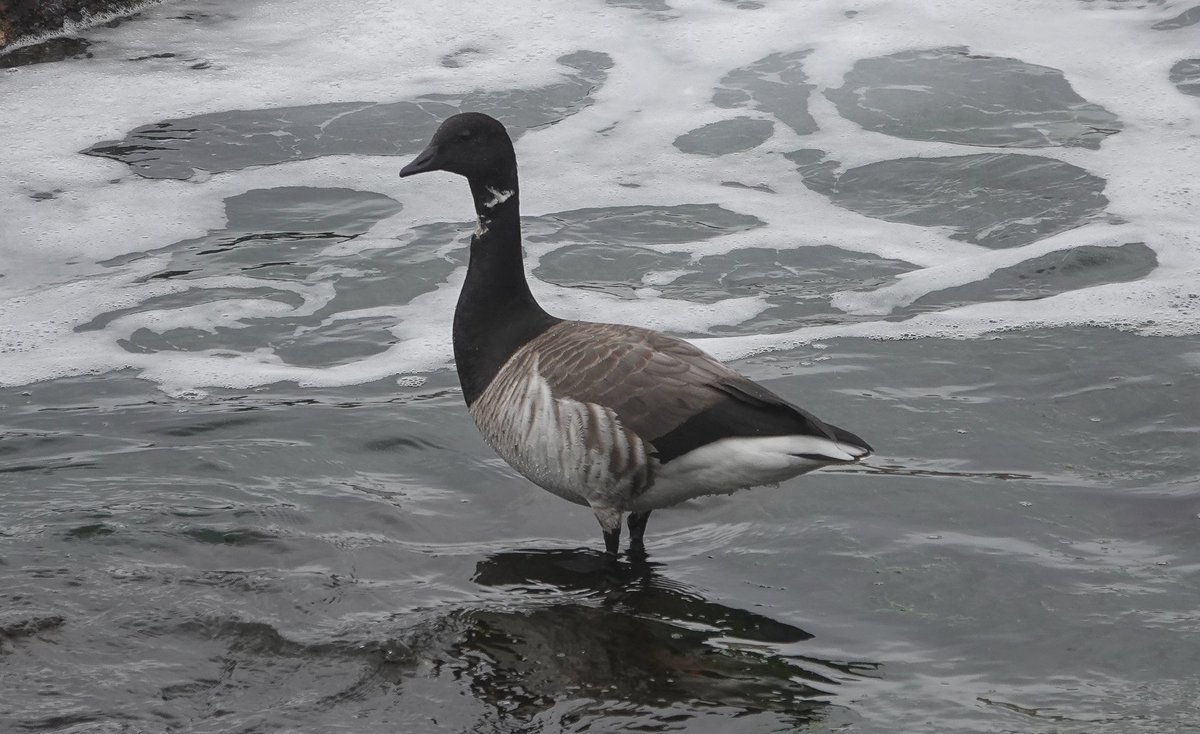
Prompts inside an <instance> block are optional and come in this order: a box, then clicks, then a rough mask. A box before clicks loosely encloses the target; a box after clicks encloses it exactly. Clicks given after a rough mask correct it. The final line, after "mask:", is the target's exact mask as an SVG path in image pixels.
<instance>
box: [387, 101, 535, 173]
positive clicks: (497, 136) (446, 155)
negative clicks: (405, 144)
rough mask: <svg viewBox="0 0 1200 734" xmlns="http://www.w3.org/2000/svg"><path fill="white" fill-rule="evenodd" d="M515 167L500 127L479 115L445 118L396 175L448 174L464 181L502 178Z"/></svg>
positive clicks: (509, 144) (506, 140)
mask: <svg viewBox="0 0 1200 734" xmlns="http://www.w3.org/2000/svg"><path fill="white" fill-rule="evenodd" d="M515 168H516V154H515V153H514V152H513V145H512V140H511V139H509V137H508V132H507V131H506V130H505V129H504V125H502V124H501V123H500V121H499V120H496V119H495V118H493V117H489V116H488V115H485V114H483V113H481V112H464V113H461V114H457V115H454V116H453V117H449V118H447V119H446V120H445V122H443V123H442V124H441V126H439V127H438V129H437V132H436V133H434V134H433V139H432V140H430V141H429V145H428V146H426V147H425V150H423V151H421V153H420V154H419V155H418V156H417V157H416V158H414V159H413V160H412V162H411V163H409V164H408V165H407V166H405V167H404V168H402V169H400V176H401V177H404V176H413V175H415V174H418V173H425V172H427V171H448V172H450V173H457V174H458V175H460V176H464V177H466V178H467V179H468V180H487V179H494V178H504V177H506V174H508V172H509V171H510V170H512V169H515Z"/></svg>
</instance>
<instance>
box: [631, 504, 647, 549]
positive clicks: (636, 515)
mask: <svg viewBox="0 0 1200 734" xmlns="http://www.w3.org/2000/svg"><path fill="white" fill-rule="evenodd" d="M649 519H650V510H646V511H645V512H631V513H629V550H631V551H637V552H640V553H645V552H646V545H645V544H644V543H643V542H642V536H644V535H645V534H646V521H647V520H649Z"/></svg>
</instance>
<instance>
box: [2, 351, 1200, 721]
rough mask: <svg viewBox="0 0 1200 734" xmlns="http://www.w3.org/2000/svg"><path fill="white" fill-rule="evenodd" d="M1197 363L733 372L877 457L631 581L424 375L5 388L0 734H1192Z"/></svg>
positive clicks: (1190, 358)
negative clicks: (407, 380) (833, 423)
mask: <svg viewBox="0 0 1200 734" xmlns="http://www.w3.org/2000/svg"><path fill="white" fill-rule="evenodd" d="M1195 346H1196V345H1195V344H1189V343H1186V342H1183V341H1180V340H1170V339H1148V338H1144V337H1133V336H1122V335H1120V334H1117V333H1113V332H1111V331H1106V330H1100V329H1096V330H1047V331H1044V332H1032V333H1020V334H1005V335H1001V336H999V337H996V338H994V339H991V340H987V341H979V342H971V343H969V344H964V343H962V342H957V341H937V340H924V341H907V342H904V341H901V342H873V341H855V340H847V341H844V342H842V343H839V345H838V347H837V348H836V349H835V350H826V353H829V354H828V356H830V357H832V359H829V360H828V361H823V362H817V363H812V362H808V361H807V360H809V359H811V358H813V357H816V356H818V355H816V354H813V353H811V352H810V353H803V352H797V353H786V354H775V355H770V356H766V357H762V358H760V359H758V360H751V361H749V362H745V363H743V364H742V367H743V368H744V369H746V370H747V371H748V372H749V373H750V374H753V375H756V376H758V377H761V378H764V379H765V380H766V383H767V384H768V385H770V386H771V387H772V388H774V389H776V390H778V391H780V392H781V393H783V394H785V395H788V396H790V397H795V398H801V397H804V396H806V395H807V396H810V397H809V398H808V401H807V403H808V404H809V405H811V406H812V407H814V409H816V410H819V411H821V412H823V413H826V414H831V415H834V416H836V417H837V419H838V420H840V421H842V422H843V423H846V424H849V425H854V426H862V427H864V428H863V431H864V433H866V434H867V435H868V436H869V437H870V439H871V440H872V441H874V442H875V443H876V444H877V445H878V448H879V449H880V455H879V456H877V457H876V458H874V459H872V460H871V462H870V465H869V466H867V467H862V468H855V469H850V470H843V471H839V472H825V473H824V474H823V475H817V476H814V477H810V478H808V479H806V480H805V481H802V482H790V483H788V484H787V485H786V486H784V487H782V488H779V489H774V490H770V489H768V490H757V491H755V492H752V493H742V494H739V495H736V496H734V497H733V498H731V499H728V500H724V501H714V502H708V503H703V504H700V505H698V506H696V507H695V508H691V509H681V510H677V511H675V512H663V513H656V514H655V516H654V518H653V524H652V526H651V533H650V543H649V550H650V556H651V559H652V563H651V564H649V565H642V566H638V565H630V564H622V566H621V567H620V568H616V569H614V568H609V567H607V566H606V565H605V564H604V563H603V561H602V559H601V558H600V556H599V554H598V553H597V551H596V548H597V546H598V545H599V539H598V534H597V533H596V529H595V528H594V527H593V526H594V520H593V519H592V518H591V517H590V516H589V515H588V513H587V512H586V511H584V510H581V509H579V508H575V507H573V506H571V505H569V504H567V503H563V502H559V501H556V500H555V498H553V497H550V496H548V495H544V494H543V493H541V492H540V491H539V490H537V489H535V488H533V487H531V486H529V485H528V484H527V483H526V482H525V481H523V480H522V479H520V478H518V477H516V476H514V475H513V474H512V473H511V472H510V471H508V470H507V469H505V468H504V467H503V466H502V465H501V464H500V462H499V461H498V460H497V459H495V458H494V457H493V456H492V455H491V454H490V452H488V451H487V450H486V447H484V446H483V444H482V442H481V441H480V440H479V439H478V438H477V436H476V435H475V431H474V429H473V426H471V424H470V422H469V419H468V417H467V416H466V414H465V411H464V410H463V408H462V406H461V405H460V399H459V396H458V395H457V393H456V391H455V390H454V387H453V379H452V377H451V376H449V375H446V374H440V373H439V374H437V375H435V376H434V379H433V380H431V382H430V383H429V384H427V385H425V386H423V387H422V388H421V389H418V390H408V391H404V390H400V391H397V390H396V388H395V387H394V386H391V385H388V384H375V385H367V386H360V387H355V388H346V389H342V390H330V391H322V390H297V389H296V388H294V387H291V388H289V387H286V386H275V387H271V388H269V389H264V390H258V391H254V392H251V393H242V394H237V393H221V394H215V395H213V396H211V397H208V398H205V399H202V400H196V401H182V400H170V399H166V398H164V397H163V396H162V395H161V393H159V394H156V393H155V391H154V390H152V389H148V387H147V386H146V385H145V384H144V383H142V382H140V381H137V380H133V379H128V378H122V377H121V376H119V375H108V376H106V377H104V378H103V379H97V378H87V379H78V380H64V381H59V382H54V383H46V384H40V385H35V386H32V387H31V388H30V389H28V390H24V391H16V390H9V391H6V392H5V394H4V397H3V409H4V412H3V415H4V434H3V442H2V443H0V451H2V452H3V456H4V463H3V472H4V476H5V477H6V478H5V479H4V480H3V481H4V483H5V487H6V489H5V511H4V524H3V526H0V543H2V545H0V558H2V559H3V565H0V573H2V574H3V577H4V584H3V591H2V592H0V599H2V602H0V604H2V608H3V610H4V611H3V617H0V620H2V625H3V627H2V629H3V632H2V633H0V634H2V635H3V636H2V637H0V644H2V647H0V656H2V657H3V662H4V665H3V669H2V670H3V672H2V673H0V675H2V676H3V687H4V690H5V691H6V695H5V697H4V702H3V704H0V712H2V713H3V716H4V719H5V720H6V721H7V722H8V723H7V724H6V726H7V728H8V729H9V730H13V731H183V730H186V731H290V730H302V731H342V730H345V731H390V730H401V731H467V730H470V731H542V730H549V731H558V730H563V731H583V730H590V731H596V730H601V731H603V730H613V729H617V728H621V727H631V726H636V728H637V729H638V730H642V731H675V730H678V731H728V730H731V729H732V730H736V731H789V730H793V729H796V728H805V729H811V730H815V731H828V730H843V729H842V727H850V730H855V731H896V730H898V729H899V730H909V731H916V730H938V731H997V730H1010V731H1038V732H1041V731H1045V732H1051V731H1055V732H1056V731H1097V730H1105V731H1147V732H1151V731H1186V730H1188V729H1189V728H1190V727H1192V726H1195V725H1196V724H1197V709H1196V699H1195V695H1194V694H1195V693H1196V691H1197V690H1198V686H1200V672H1198V669H1197V666H1196V659H1197V657H1196V653H1197V648H1196V645H1197V637H1196V632H1195V630H1196V625H1197V621H1198V620H1197V605H1196V600H1197V592H1198V591H1200V590H1198V589H1197V572H1198V571H1200V563H1198V562H1197V556H1196V551H1195V549H1196V540H1197V519H1198V515H1197V513H1198V512H1200V507H1198V506H1197V502H1196V499H1195V494H1194V492H1195V486H1196V484H1195V483H1196V480H1197V476H1198V474H1200V461H1197V458H1196V452H1195V439H1196V434H1197V430H1198V429H1197V421H1196V415H1195V405H1194V403H1193V404H1189V403H1186V402H1183V401H1181V400H1180V396H1181V395H1187V394H1200V383H1198V382H1197V378H1196V376H1195V367H1194V364H1195V360H1196V359H1197V356H1198V354H1197V351H1196V350H1195V349H1194V348H1195ZM965 350H967V351H969V354H970V355H971V359H970V360H966V359H964V352H965ZM830 352H831V353H830ZM824 355H825V353H822V355H820V356H824ZM804 364H811V365H812V366H810V367H798V366H797V365H804ZM788 373H792V374H788ZM581 546H584V547H582V548H581Z"/></svg>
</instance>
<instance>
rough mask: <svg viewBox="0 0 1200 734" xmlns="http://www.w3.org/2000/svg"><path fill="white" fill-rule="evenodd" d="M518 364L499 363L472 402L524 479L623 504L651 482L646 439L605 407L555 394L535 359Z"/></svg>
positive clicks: (585, 501)
mask: <svg viewBox="0 0 1200 734" xmlns="http://www.w3.org/2000/svg"><path fill="white" fill-rule="evenodd" d="M524 366H525V367H526V369H522V370H503V369H502V370H501V371H500V373H499V374H497V376H496V378H495V379H494V380H493V381H492V384H490V385H489V386H488V388H487V389H486V390H484V392H483V393H482V394H481V395H480V396H479V398H478V399H477V400H476V401H475V403H474V404H472V405H471V408H470V410H471V416H472V417H473V418H474V419H475V424H476V425H477V426H479V431H480V433H482V434H483V437H484V440H486V441H487V442H488V444H489V445H491V447H492V448H493V449H495V450H496V453H498V454H499V455H500V456H501V458H503V459H504V460H505V461H507V462H508V463H509V465H510V466H512V467H513V468H514V469H516V470H517V471H518V472H520V473H521V474H522V475H523V476H525V477H526V478H527V479H529V480H530V481H532V482H533V483H534V484H536V485H538V486H539V487H541V488H543V489H545V490H547V491H549V492H551V493H553V494H556V495H558V496H559V497H562V498H563V499H566V500H570V501H571V502H575V503H578V504H581V505H591V506H593V507H610V508H615V509H624V508H625V507H626V506H628V504H629V502H630V500H631V499H632V498H633V497H634V496H636V495H637V494H639V493H640V492H641V491H642V490H643V489H644V488H645V487H646V486H647V485H648V484H649V483H650V479H651V470H652V467H651V463H650V460H649V457H648V455H647V451H646V446H645V444H644V443H643V442H642V440H641V439H640V438H639V437H638V436H637V435H636V434H634V433H633V432H632V431H629V430H627V429H625V428H624V427H623V426H622V425H621V423H620V421H619V420H618V419H617V416H616V414H615V413H614V412H613V411H611V410H609V409H608V408H605V407H603V406H600V405H596V404H594V403H587V402H581V401H578V400H572V399H570V398H564V397H556V396H554V395H553V394H552V392H551V390H550V386H549V384H548V383H547V382H546V380H545V379H544V378H543V377H541V375H539V374H538V372H537V370H536V360H534V361H533V365H529V363H528V362H526V363H525V365H524ZM530 366H532V367H533V369H529V368H528V367H530Z"/></svg>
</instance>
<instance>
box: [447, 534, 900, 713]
mask: <svg viewBox="0 0 1200 734" xmlns="http://www.w3.org/2000/svg"><path fill="white" fill-rule="evenodd" d="M659 567H660V566H659V564H654V563H649V562H646V561H640V562H619V563H618V562H613V561H610V560H609V559H607V558H606V557H605V556H604V555H603V554H600V553H598V552H594V551H587V550H579V551H564V550H547V551H538V550H533V551H516V552H507V553H500V554H497V555H494V556H491V557H489V558H487V559H485V560H483V561H481V562H480V563H479V564H478V566H477V567H476V572H475V576H474V580H475V582H476V583H479V584H481V585H483V586H488V587H497V588H504V589H505V590H507V591H509V592H512V593H515V594H519V595H520V596H521V604H520V605H519V606H518V607H517V608H514V609H512V610H502V611H496V610H490V609H488V610H483V609H475V610H472V611H469V612H467V616H469V618H470V623H469V624H468V625H467V626H466V628H465V629H464V630H463V634H462V636H461V637H459V638H458V640H457V641H456V642H455V644H454V645H453V653H452V659H453V660H454V661H455V665H456V666H462V668H461V669H460V670H459V671H456V672H457V673H458V674H459V675H461V678H462V679H465V680H467V681H469V685H470V687H471V689H472V692H473V694H474V695H475V696H476V697H477V698H478V699H479V700H480V701H481V702H483V703H485V704H487V705H488V706H489V707H490V709H492V711H493V712H494V719H493V722H492V723H493V724H494V725H498V728H499V729H502V730H503V729H507V728H508V727H510V726H511V725H513V724H518V725H519V722H522V721H524V722H532V721H533V720H534V719H539V718H542V717H544V716H547V715H549V716H552V717H555V718H558V717H562V718H563V719H570V720H579V719H581V718H588V719H594V718H600V719H608V718H611V717H616V718H619V719H624V720H628V719H629V718H630V717H632V718H636V719H638V722H639V723H638V728H639V730H649V731H653V730H656V729H657V728H658V727H657V726H655V721H658V722H659V723H661V724H664V725H666V724H668V723H669V722H671V721H673V722H674V725H676V726H677V725H678V723H679V721H680V717H683V718H690V716H692V715H699V714H704V713H712V714H724V715H726V716H731V717H738V716H744V715H746V714H755V713H770V714H775V715H777V716H779V717H780V718H782V719H784V720H785V721H787V722H789V723H791V724H793V725H804V724H808V723H811V722H813V721H816V720H819V719H822V718H824V714H825V713H826V712H827V711H828V710H829V708H830V706H831V703H830V699H831V697H833V696H834V692H835V690H836V688H837V687H838V685H839V684H840V681H842V680H846V679H848V678H853V677H862V676H864V675H869V674H870V673H871V671H873V670H875V669H876V668H877V667H878V666H877V665H875V664H869V663H866V664H864V663H849V662H838V661H832V660H822V659H818V658H814V657H808V656H804V655H800V654H797V653H795V652H794V651H793V650H792V649H790V648H791V646H793V645H795V644H797V643H802V642H805V641H807V640H810V639H812V637H813V636H812V635H811V634H809V633H808V632H806V631H804V630H802V629H800V628H798V627H795V626H793V625H790V624H787V623H784V622H779V621H776V620H773V619H771V618H769V617H765V616H763V615H761V614H756V613H754V612H750V611H746V610H743V609H737V608H735V607H728V606H725V605H723V604H718V603H716V602H712V601H708V600H707V599H705V598H703V597H702V596H700V595H699V594H698V593H696V592H695V591H694V590H690V589H688V588H686V587H684V586H683V585H681V584H679V583H677V582H675V581H672V580H671V579H669V578H666V577H664V576H663V575H661V574H660V573H659V572H658V569H659ZM552 709H554V710H556V711H555V713H551V710H552ZM542 723H545V722H542ZM647 727H648V728H647Z"/></svg>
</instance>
